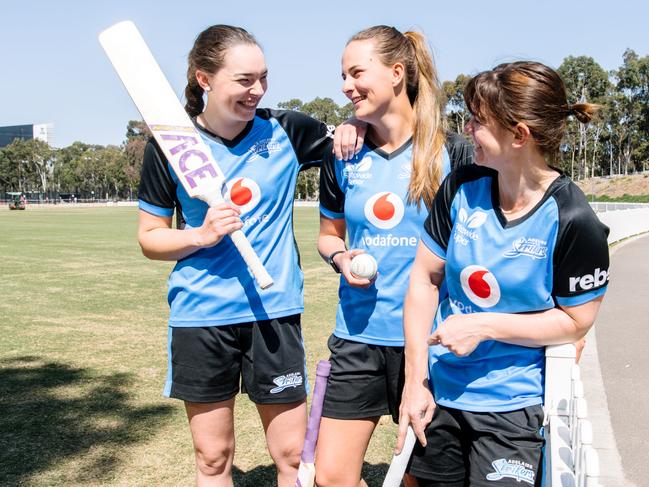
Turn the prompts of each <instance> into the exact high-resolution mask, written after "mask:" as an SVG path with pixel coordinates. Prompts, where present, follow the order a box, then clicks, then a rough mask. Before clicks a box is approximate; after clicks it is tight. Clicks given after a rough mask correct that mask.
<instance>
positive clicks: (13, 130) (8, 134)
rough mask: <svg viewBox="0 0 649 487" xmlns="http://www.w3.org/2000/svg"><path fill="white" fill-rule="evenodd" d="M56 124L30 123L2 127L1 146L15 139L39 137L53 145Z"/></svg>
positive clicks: (0, 133) (0, 129)
mask: <svg viewBox="0 0 649 487" xmlns="http://www.w3.org/2000/svg"><path fill="white" fill-rule="evenodd" d="M53 135H54V124H51V123H39V124H30V125H12V126H9V127H0V147H4V146H6V145H9V144H11V143H12V142H13V141H14V139H22V140H32V139H38V140H42V141H43V142H47V143H48V144H49V145H52V140H53Z"/></svg>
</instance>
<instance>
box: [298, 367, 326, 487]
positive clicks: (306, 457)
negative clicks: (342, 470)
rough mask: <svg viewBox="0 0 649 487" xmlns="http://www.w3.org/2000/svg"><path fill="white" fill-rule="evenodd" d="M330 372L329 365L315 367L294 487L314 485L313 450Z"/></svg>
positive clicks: (311, 486) (316, 440)
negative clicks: (309, 408)
mask: <svg viewBox="0 0 649 487" xmlns="http://www.w3.org/2000/svg"><path fill="white" fill-rule="evenodd" d="M330 371H331V363H329V361H328V360H321V361H320V362H318V365H317V366H316V379H315V386H314V387H313V396H312V397H311V411H310V413H309V421H308V423H307V428H306V435H305V437H304V446H303V448H302V458H301V461H300V467H299V468H298V472H297V482H296V483H295V485H296V487H313V486H314V485H315V449H316V444H317V442H318V432H319V431H320V418H321V417H322V405H323V403H324V398H325V391H326V390H327V377H329V372H330Z"/></svg>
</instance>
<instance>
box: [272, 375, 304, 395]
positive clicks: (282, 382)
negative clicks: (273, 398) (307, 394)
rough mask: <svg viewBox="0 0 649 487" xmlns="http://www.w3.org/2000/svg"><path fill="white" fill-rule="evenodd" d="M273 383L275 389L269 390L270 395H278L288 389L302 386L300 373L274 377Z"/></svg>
mask: <svg viewBox="0 0 649 487" xmlns="http://www.w3.org/2000/svg"><path fill="white" fill-rule="evenodd" d="M273 382H274V383H275V385H276V386H277V387H273V388H272V389H271V390H270V393H271V394H278V393H280V392H282V391H283V390H284V389H288V388H289V387H298V386H301V385H302V382H303V380H302V374H301V373H300V372H291V373H290V374H286V375H280V376H279V377H275V378H274V379H273Z"/></svg>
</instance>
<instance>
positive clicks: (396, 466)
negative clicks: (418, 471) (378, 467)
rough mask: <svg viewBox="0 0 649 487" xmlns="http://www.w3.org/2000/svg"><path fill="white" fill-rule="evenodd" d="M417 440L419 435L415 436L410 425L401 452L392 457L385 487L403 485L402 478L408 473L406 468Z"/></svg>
mask: <svg viewBox="0 0 649 487" xmlns="http://www.w3.org/2000/svg"><path fill="white" fill-rule="evenodd" d="M416 441H417V437H416V436H415V432H414V431H413V429H412V427H411V426H408V432H407V433H406V440H405V441H404V442H403V448H402V449H401V453H399V454H398V455H396V454H395V455H394V456H393V457H392V462H390V468H388V473H387V474H386V476H385V480H383V487H399V486H400V485H401V480H402V479H403V476H404V474H405V473H406V468H407V467H408V462H409V461H410V454H411V453H412V449H413V448H414V447H415V442H416Z"/></svg>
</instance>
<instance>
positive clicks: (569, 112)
mask: <svg viewBox="0 0 649 487" xmlns="http://www.w3.org/2000/svg"><path fill="white" fill-rule="evenodd" d="M567 112H568V115H574V114H575V107H574V106H573V105H572V103H568V109H567Z"/></svg>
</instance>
